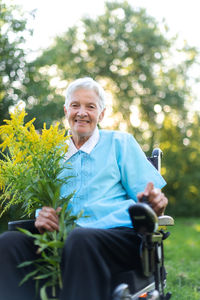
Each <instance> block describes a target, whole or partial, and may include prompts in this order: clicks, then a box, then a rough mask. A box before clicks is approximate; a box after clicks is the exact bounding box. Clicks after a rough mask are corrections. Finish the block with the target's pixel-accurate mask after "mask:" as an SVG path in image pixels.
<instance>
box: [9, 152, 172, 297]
mask: <svg viewBox="0 0 200 300" xmlns="http://www.w3.org/2000/svg"><path fill="white" fill-rule="evenodd" d="M161 158H162V151H161V150H160V149H159V148H156V149H154V150H153V152H152V156H151V157H148V160H149V161H150V162H151V163H152V164H153V166H154V167H155V168H156V169H157V170H158V171H159V172H160V169H161ZM129 215H130V218H131V220H132V223H133V224H134V226H133V227H134V229H133V230H135V231H136V233H137V234H138V235H139V236H140V237H141V241H142V242H141V247H140V257H141V270H134V271H128V272H122V273H119V274H116V275H115V276H113V277H112V280H111V285H112V291H113V293H112V300H142V299H145V300H168V299H170V298H171V293H167V294H165V291H164V289H165V287H166V275H167V273H166V270H165V267H164V247H163V241H164V240H165V239H166V238H167V237H168V236H169V234H170V233H169V232H166V226H172V225H174V220H173V218H172V217H170V216H161V217H157V216H156V214H155V213H154V211H153V210H152V209H151V207H150V206H149V205H148V199H146V197H144V199H143V202H142V203H137V204H134V205H133V206H131V207H130V208H129ZM34 222H35V220H34V219H31V220H19V221H11V222H9V223H8V230H10V231H11V230H12V231H13V230H18V229H17V228H19V227H21V228H25V229H27V230H30V231H31V232H32V233H38V231H37V229H36V228H35V226H34ZM102 300H103V299H102Z"/></svg>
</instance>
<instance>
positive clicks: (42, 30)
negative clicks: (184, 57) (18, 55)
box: [7, 0, 200, 50]
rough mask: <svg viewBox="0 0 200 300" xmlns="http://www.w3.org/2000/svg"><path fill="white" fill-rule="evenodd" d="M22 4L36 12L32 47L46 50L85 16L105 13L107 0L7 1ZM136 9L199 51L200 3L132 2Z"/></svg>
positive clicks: (185, 0)
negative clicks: (160, 23)
mask: <svg viewBox="0 0 200 300" xmlns="http://www.w3.org/2000/svg"><path fill="white" fill-rule="evenodd" d="M7 1H8V2H10V1H12V2H13V3H14V4H20V5H22V7H23V9H24V10H28V11H30V10H33V9H37V12H36V18H35V20H34V22H33V28H34V35H33V38H32V39H31V41H30V43H31V48H32V49H33V50H37V49H39V48H40V47H42V48H45V47H47V46H48V45H49V44H50V43H51V41H52V38H53V37H54V36H56V35H59V34H61V33H62V32H65V31H67V28H68V27H70V26H73V25H74V24H76V23H77V22H78V20H79V19H80V18H81V17H82V16H84V15H89V16H96V15H98V14H101V13H103V11H104V2H105V1H104V0H71V1H68V0H56V1H55V0H33V1H31V0H7ZM128 2H129V3H130V4H132V5H133V6H136V7H143V8H146V10H147V13H148V14H149V15H151V16H154V17H155V18H156V19H157V20H158V21H160V20H162V19H163V18H164V19H165V20H166V23H167V25H168V26H169V28H170V32H171V33H172V34H176V33H177V34H178V35H179V36H180V40H184V39H185V40H187V41H188V42H189V44H190V45H191V46H196V47H198V48H199V49H200V37H199V28H200V17H199V11H200V1H199V0H129V1H128Z"/></svg>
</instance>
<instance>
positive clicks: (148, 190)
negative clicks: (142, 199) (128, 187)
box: [144, 182, 154, 196]
mask: <svg viewBox="0 0 200 300" xmlns="http://www.w3.org/2000/svg"><path fill="white" fill-rule="evenodd" d="M153 188H154V185H153V183H152V182H148V183H147V185H146V188H145V190H144V196H149V195H150V193H151V191H152V190H153Z"/></svg>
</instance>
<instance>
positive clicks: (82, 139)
mask: <svg viewBox="0 0 200 300" xmlns="http://www.w3.org/2000/svg"><path fill="white" fill-rule="evenodd" d="M89 138H90V136H82V137H74V136H72V140H73V142H74V145H75V146H76V148H77V149H80V148H81V147H82V146H83V144H85V142H87V140H88V139H89Z"/></svg>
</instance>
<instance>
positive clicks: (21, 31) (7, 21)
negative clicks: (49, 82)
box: [0, 0, 31, 124]
mask: <svg viewBox="0 0 200 300" xmlns="http://www.w3.org/2000/svg"><path fill="white" fill-rule="evenodd" d="M0 11H1V19H0V27H1V32H0V74H1V77H0V124H2V122H3V119H5V118H8V116H9V115H8V109H9V107H10V106H11V105H13V104H15V103H17V101H19V100H20V99H23V96H24V90H23V83H24V82H26V78H25V73H26V68H27V63H26V60H25V56H26V51H25V50H24V49H23V44H24V43H25V36H27V35H29V34H31V30H29V29H28V28H27V19H26V17H25V16H23V14H22V12H21V10H20V8H19V7H17V6H12V5H11V6H8V5H6V4H5V2H4V1H3V0H0Z"/></svg>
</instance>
